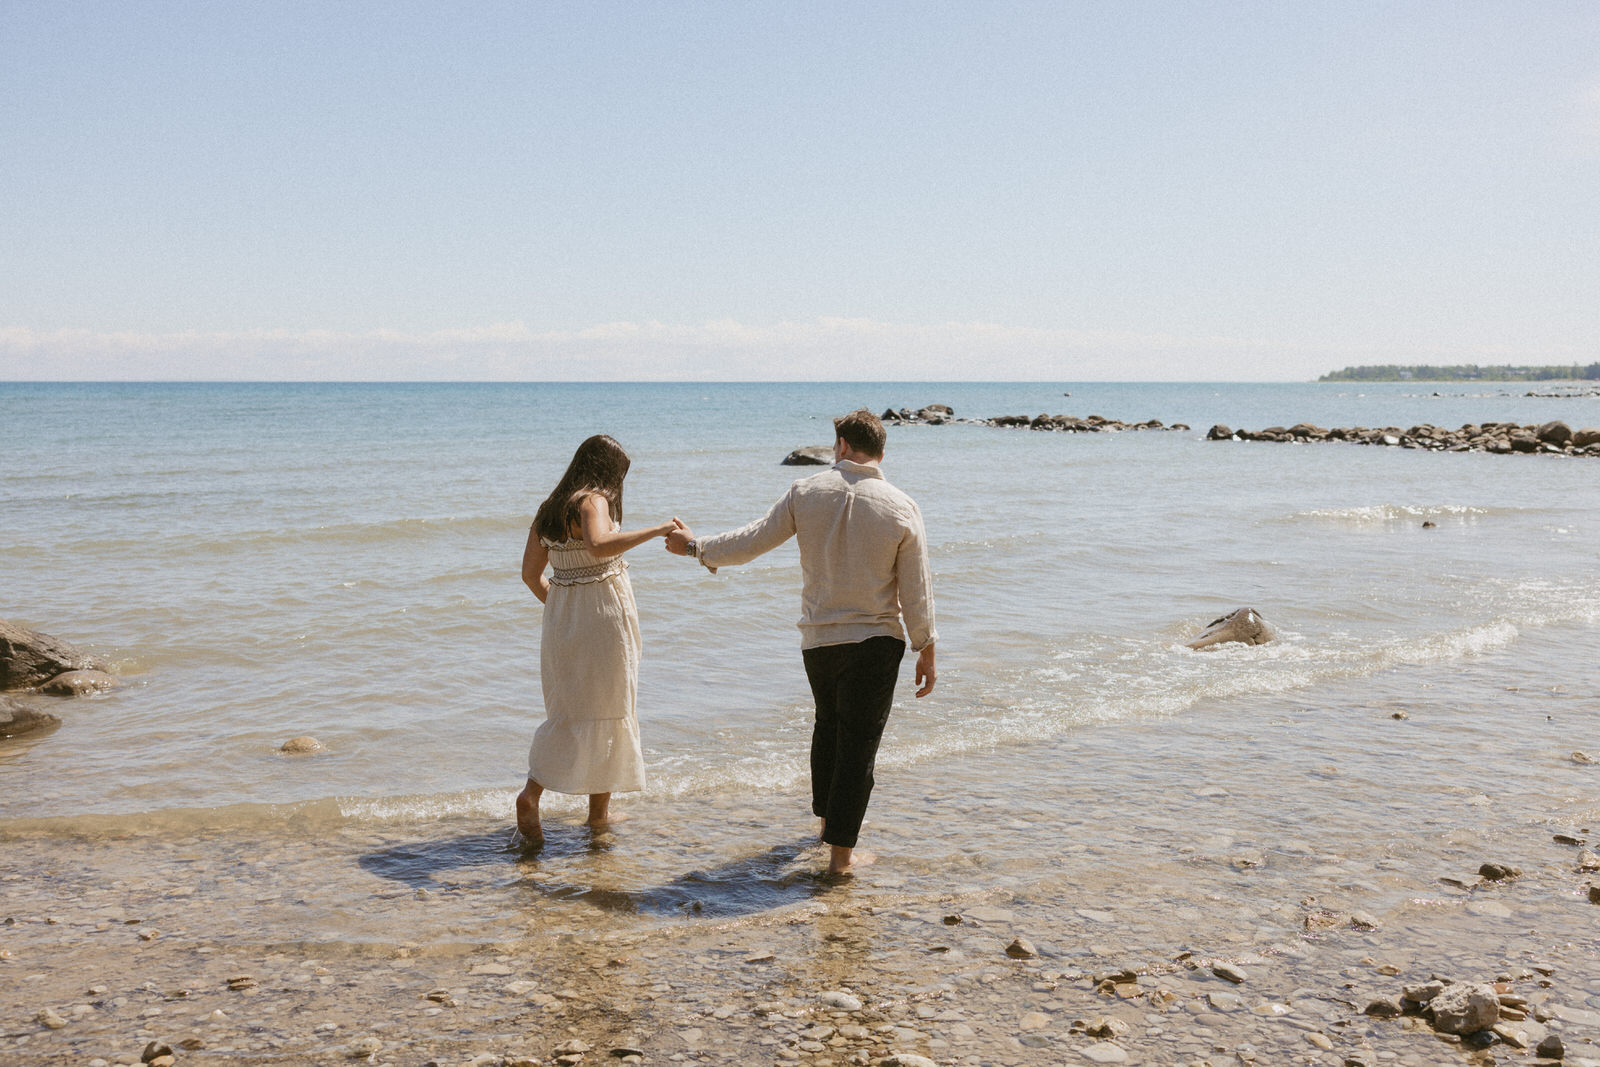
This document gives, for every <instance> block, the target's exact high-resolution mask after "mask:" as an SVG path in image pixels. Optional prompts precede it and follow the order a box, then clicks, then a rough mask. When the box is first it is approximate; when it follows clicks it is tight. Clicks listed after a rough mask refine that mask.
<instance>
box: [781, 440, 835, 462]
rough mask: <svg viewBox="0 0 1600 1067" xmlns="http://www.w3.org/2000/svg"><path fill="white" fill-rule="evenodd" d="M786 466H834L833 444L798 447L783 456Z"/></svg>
mask: <svg viewBox="0 0 1600 1067" xmlns="http://www.w3.org/2000/svg"><path fill="white" fill-rule="evenodd" d="M783 466H785V467H831V466H833V446H832V445H810V446H808V447H806V448H797V449H795V450H794V451H793V452H790V453H789V454H788V455H787V456H784V457H783Z"/></svg>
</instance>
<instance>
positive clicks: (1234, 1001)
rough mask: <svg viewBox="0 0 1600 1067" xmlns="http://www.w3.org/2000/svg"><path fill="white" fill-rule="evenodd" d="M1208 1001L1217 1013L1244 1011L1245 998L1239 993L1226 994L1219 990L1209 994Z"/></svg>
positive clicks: (1207, 995)
mask: <svg viewBox="0 0 1600 1067" xmlns="http://www.w3.org/2000/svg"><path fill="white" fill-rule="evenodd" d="M1206 1000H1208V1001H1210V1003H1211V1006H1212V1007H1213V1008H1215V1009H1216V1010H1217V1011H1243V1010H1244V998H1243V997H1241V996H1240V995H1239V994H1237V993H1224V992H1222V991H1220V990H1219V991H1217V992H1215V993H1207V994H1206Z"/></svg>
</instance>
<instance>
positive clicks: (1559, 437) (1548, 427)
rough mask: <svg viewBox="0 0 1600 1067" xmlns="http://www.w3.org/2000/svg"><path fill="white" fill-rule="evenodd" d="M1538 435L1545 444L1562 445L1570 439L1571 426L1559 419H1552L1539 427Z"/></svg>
mask: <svg viewBox="0 0 1600 1067" xmlns="http://www.w3.org/2000/svg"><path fill="white" fill-rule="evenodd" d="M1538 437H1539V440H1541V441H1543V442H1545V443H1546V444H1551V445H1564V444H1566V443H1567V442H1568V441H1570V440H1572V427H1571V426H1568V425H1567V424H1566V423H1564V422H1562V421H1561V420H1560V419H1554V420H1552V421H1550V422H1547V423H1545V424H1544V425H1542V426H1540V427H1539V430H1538Z"/></svg>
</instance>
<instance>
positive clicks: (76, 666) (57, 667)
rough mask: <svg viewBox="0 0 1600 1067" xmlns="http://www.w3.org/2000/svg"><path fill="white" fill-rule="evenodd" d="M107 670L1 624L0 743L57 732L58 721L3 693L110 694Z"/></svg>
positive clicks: (55, 641) (42, 637)
mask: <svg viewBox="0 0 1600 1067" xmlns="http://www.w3.org/2000/svg"><path fill="white" fill-rule="evenodd" d="M115 684H116V679H115V678H113V677H112V676H111V674H109V673H108V672H107V670H106V665H105V664H104V663H103V662H101V661H100V660H99V659H97V658H96V657H94V656H91V655H89V654H88V653H86V652H83V651H80V650H79V649H77V648H74V647H73V646H72V645H69V644H68V643H67V642H65V641H63V640H61V639H60V638H57V637H51V636H50V635H49V634H42V633H39V632H38V631H37V630H30V629H28V628H27V627H25V626H18V625H16V624H14V623H10V622H7V621H6V620H4V619H0V737H15V736H17V735H20V734H26V733H33V732H35V731H38V730H42V729H46V728H49V727H53V726H59V725H60V724H61V720H60V719H58V718H57V717H56V716H54V715H52V714H50V713H49V712H47V711H42V710H40V709H39V708H37V707H35V706H34V705H32V704H30V703H28V702H27V701H24V700H21V699H19V698H17V697H15V696H9V695H3V694H5V693H7V692H27V693H45V694H49V695H51V696H63V697H74V696H84V695H86V694H89V693H98V692H101V691H103V690H106V689H110V688H111V687H112V686H114V685H115Z"/></svg>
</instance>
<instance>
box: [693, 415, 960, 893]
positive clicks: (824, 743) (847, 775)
mask: <svg viewBox="0 0 1600 1067" xmlns="http://www.w3.org/2000/svg"><path fill="white" fill-rule="evenodd" d="M833 426H834V433H835V440H834V445H833V459H834V464H833V466H832V467H831V468H830V469H828V470H826V471H823V472H822V473H820V474H814V475H812V476H811V477H809V478H801V479H800V480H799V481H796V482H795V483H794V484H793V485H792V486H790V487H789V491H788V492H787V493H785V494H784V495H783V498H782V499H781V500H779V501H778V502H777V503H776V504H774V505H773V506H772V510H770V511H768V512H767V514H766V517H765V518H762V519H758V520H757V521H755V522H752V523H751V524H750V525H748V526H745V527H742V528H740V529H738V530H733V531H730V532H728V533H722V534H717V535H716V536H714V537H696V536H695V535H694V531H692V530H690V529H689V528H688V527H687V526H680V528H679V529H677V530H675V531H673V532H672V533H670V534H668V535H667V550H668V551H669V552H673V553H676V554H677V555H680V556H692V557H694V558H696V559H698V560H699V561H700V562H701V563H703V564H704V565H705V566H706V567H708V568H710V569H711V570H715V569H716V568H718V567H727V566H732V565H734V564H737V563H748V562H749V561H750V560H752V559H755V558H756V557H757V556H759V555H761V554H762V553H763V552H770V551H771V550H772V549H774V548H777V547H778V546H779V545H781V544H783V543H784V542H785V541H787V540H788V539H789V538H791V537H798V538H799V542H800V570H801V575H802V583H803V588H802V589H801V593H800V611H801V615H800V633H801V642H800V647H801V656H802V657H803V658H804V660H805V667H806V678H807V680H809V681H810V683H811V693H812V696H813V697H814V698H815V699H816V704H817V719H816V725H815V727H814V729H813V731H812V734H811V810H812V812H813V813H814V814H816V815H817V816H818V817H820V818H821V819H822V840H823V841H824V842H826V843H827V844H828V845H829V846H830V855H829V861H828V871H829V872H830V873H832V874H843V873H845V872H847V871H849V870H850V867H851V864H852V862H854V861H855V859H856V857H855V855H854V850H855V846H856V840H857V837H858V836H859V833H860V830H861V820H862V817H863V816H864V815H865V814H866V810H867V798H868V797H869V796H870V795H871V794H872V785H873V776H872V769H873V764H874V763H875V761H876V759H877V754H878V741H879V739H880V738H881V737H882V736H883V727H884V724H885V723H886V722H887V721H888V719H889V705H890V704H891V703H892V702H893V700H894V686H895V681H896V679H897V677H898V675H899V671H900V660H901V659H902V658H903V657H904V656H905V650H906V642H905V637H906V635H907V633H909V636H910V639H911V647H912V649H913V650H914V651H915V652H916V653H917V671H916V681H917V685H918V687H919V688H918V689H917V696H919V697H925V696H927V695H928V694H929V693H931V692H933V683H934V680H935V679H936V678H937V677H938V672H937V670H936V669H935V666H934V655H933V645H934V642H935V641H936V640H937V639H938V635H937V634H936V633H935V632H934V628H933V588H932V579H931V575H930V573H929V569H928V546H927V539H926V536H925V534H924V533H923V528H922V514H921V512H919V511H918V510H917V505H916V504H915V503H913V502H912V500H911V498H910V497H908V496H906V494H904V493H902V492H901V491H900V490H898V489H896V488H895V487H894V486H892V485H890V484H889V483H888V481H886V480H885V479H884V477H883V472H882V471H880V470H879V469H878V464H879V463H880V462H882V460H883V446H884V442H885V438H886V435H885V434H884V431H883V423H881V422H879V421H878V417H877V416H876V415H874V414H872V412H870V411H865V410H862V411H853V412H851V413H850V414H848V415H845V416H843V417H842V418H838V419H835V420H834V423H833ZM902 612H903V613H904V615H905V629H902V628H901V613H902ZM862 862H867V860H866V858H865V857H863V858H862Z"/></svg>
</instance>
